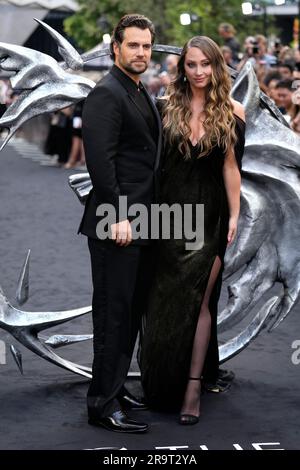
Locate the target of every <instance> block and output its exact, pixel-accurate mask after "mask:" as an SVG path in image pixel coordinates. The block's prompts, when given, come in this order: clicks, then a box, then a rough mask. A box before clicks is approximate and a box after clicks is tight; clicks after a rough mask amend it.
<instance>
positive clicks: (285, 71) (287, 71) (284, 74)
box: [278, 67, 293, 80]
mask: <svg viewBox="0 0 300 470" xmlns="http://www.w3.org/2000/svg"><path fill="white" fill-rule="evenodd" d="M278 70H279V73H280V75H281V77H282V79H283V80H285V79H286V78H292V76H293V72H291V71H290V69H289V68H288V67H279V68H278Z"/></svg>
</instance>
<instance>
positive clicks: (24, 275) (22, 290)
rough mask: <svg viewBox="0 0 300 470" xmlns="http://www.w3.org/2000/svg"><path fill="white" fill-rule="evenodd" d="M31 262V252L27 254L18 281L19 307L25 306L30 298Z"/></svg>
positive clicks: (17, 298)
mask: <svg viewBox="0 0 300 470" xmlns="http://www.w3.org/2000/svg"><path fill="white" fill-rule="evenodd" d="M29 260H30V250H28V252H27V255H26V258H25V261H24V264H23V266H22V269H21V272H20V277H19V280H18V286H17V291H16V300H17V302H18V304H19V305H23V304H25V303H26V302H27V300H28V298H29Z"/></svg>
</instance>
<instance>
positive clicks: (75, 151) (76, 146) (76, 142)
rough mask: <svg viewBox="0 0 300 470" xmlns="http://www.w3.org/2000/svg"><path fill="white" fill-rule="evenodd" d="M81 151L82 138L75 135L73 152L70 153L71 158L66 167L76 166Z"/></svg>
mask: <svg viewBox="0 0 300 470" xmlns="http://www.w3.org/2000/svg"><path fill="white" fill-rule="evenodd" d="M80 151H81V140H80V138H79V137H77V136H73V138H72V148H71V152H70V155H69V159H68V161H67V163H66V164H65V168H66V169H69V168H73V167H74V166H75V164H76V161H77V158H78V155H79V154H80Z"/></svg>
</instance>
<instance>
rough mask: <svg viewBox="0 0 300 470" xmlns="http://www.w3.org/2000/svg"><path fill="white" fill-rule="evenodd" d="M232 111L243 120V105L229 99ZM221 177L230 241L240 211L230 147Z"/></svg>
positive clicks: (237, 179) (237, 177)
mask: <svg viewBox="0 0 300 470" xmlns="http://www.w3.org/2000/svg"><path fill="white" fill-rule="evenodd" d="M231 101H232V104H233V108H234V109H233V112H234V114H235V115H237V116H238V117H239V118H240V119H242V120H243V121H245V111H244V107H243V105H242V104H241V103H239V101H236V100H234V99H231ZM223 179H224V184H225V188H226V194H227V200H228V206H229V226H228V235H227V241H228V244H230V243H232V242H233V240H234V239H235V237H236V233H237V223H238V218H239V213H240V193H241V174H240V171H239V167H238V164H237V161H236V158H235V154H234V149H233V148H232V149H231V150H230V151H229V152H228V154H227V155H226V158H225V161H224V167H223Z"/></svg>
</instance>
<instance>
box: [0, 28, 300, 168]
mask: <svg viewBox="0 0 300 470" xmlns="http://www.w3.org/2000/svg"><path fill="white" fill-rule="evenodd" d="M218 33H219V36H220V46H221V50H222V53H223V56H224V59H225V61H226V63H227V65H228V66H229V67H230V68H232V69H234V70H236V71H237V72H239V71H240V70H241V69H242V67H243V66H244V65H245V63H246V62H247V61H250V62H251V64H252V66H253V68H254V70H255V73H256V76H257V79H258V82H259V86H260V89H261V90H262V91H263V92H264V93H265V94H266V95H267V96H268V97H269V98H270V99H271V100H272V101H273V102H274V103H275V104H276V106H277V107H278V108H279V110H280V111H281V113H282V114H283V115H284V117H285V119H286V121H287V122H288V124H289V125H290V127H291V129H293V130H294V131H295V132H296V133H298V134H299V135H300V51H299V50H298V49H293V48H291V47H289V46H287V45H283V44H281V42H280V40H279V39H276V38H273V39H272V40H268V39H267V38H266V37H265V36H263V35H261V34H257V35H256V36H248V37H247V38H246V39H245V41H244V44H243V45H240V43H239V41H238V40H237V39H236V31H235V29H234V27H233V26H232V25H231V24H229V23H221V24H220V25H219V29H218ZM177 62H178V56H176V55H172V54H170V55H167V56H166V58H165V60H164V61H163V63H162V64H159V63H155V62H154V61H152V62H151V64H150V67H149V68H148V70H147V72H146V73H145V74H144V77H143V81H144V83H145V85H146V86H147V89H148V92H149V94H150V96H151V97H152V99H153V100H155V99H156V98H157V97H160V96H162V95H164V93H165V92H166V89H167V87H168V85H169V84H170V83H171V81H172V80H173V79H174V77H175V76H176V71H177ZM102 74H103V72H102V73H99V76H98V77H97V79H99V78H101V75H102ZM16 97H17V93H15V92H14V91H13V90H12V89H11V87H10V82H9V80H8V79H0V117H1V116H2V115H3V114H4V112H5V111H6V109H7V107H8V106H9V105H10V104H11V103H12V102H13V101H14V100H15V99H16ZM82 108H83V102H80V103H77V104H76V105H75V106H72V107H69V108H65V109H63V110H61V111H58V112H56V113H53V114H52V115H51V119H50V123H49V129H48V137H47V139H46V142H45V143H44V145H43V146H44V152H45V153H46V154H47V155H52V156H53V157H55V158H54V159H53V161H54V164H55V165H56V166H58V167H62V168H67V169H69V168H76V167H78V168H82V167H83V166H84V165H85V156H84V149H83V144H82V135H81V125H82V120H81V116H82ZM0 135H1V129H0Z"/></svg>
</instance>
